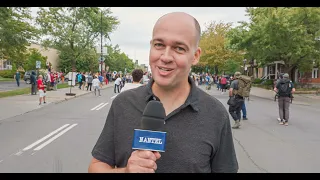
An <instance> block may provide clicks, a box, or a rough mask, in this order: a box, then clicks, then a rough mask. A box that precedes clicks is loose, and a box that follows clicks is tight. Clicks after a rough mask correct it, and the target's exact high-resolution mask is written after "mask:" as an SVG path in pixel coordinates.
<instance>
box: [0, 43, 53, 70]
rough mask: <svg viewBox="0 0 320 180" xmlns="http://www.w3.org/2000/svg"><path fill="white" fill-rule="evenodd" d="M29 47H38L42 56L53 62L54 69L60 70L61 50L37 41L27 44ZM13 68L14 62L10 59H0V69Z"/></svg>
mask: <svg viewBox="0 0 320 180" xmlns="http://www.w3.org/2000/svg"><path fill="white" fill-rule="evenodd" d="M27 48H28V49H30V48H34V49H37V50H38V51H39V52H40V53H41V55H42V56H44V57H47V62H48V63H49V62H50V63H51V65H52V69H53V70H58V69H57V68H58V62H59V52H58V50H56V49H54V48H49V47H48V48H47V49H45V48H44V47H43V46H41V45H40V44H37V43H31V44H30V45H29V46H27ZM6 69H12V64H11V62H10V60H7V59H4V58H1V59H0V70H6Z"/></svg>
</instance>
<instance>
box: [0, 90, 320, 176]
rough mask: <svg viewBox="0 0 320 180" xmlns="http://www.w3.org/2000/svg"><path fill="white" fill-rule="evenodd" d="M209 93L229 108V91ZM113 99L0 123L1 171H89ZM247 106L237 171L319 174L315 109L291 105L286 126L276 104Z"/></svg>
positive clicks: (106, 96) (50, 108)
mask: <svg viewBox="0 0 320 180" xmlns="http://www.w3.org/2000/svg"><path fill="white" fill-rule="evenodd" d="M210 94H212V95H213V96H215V97H216V98H218V99H219V100H220V101H221V102H222V103H223V104H224V105H225V106H226V102H227V99H228V97H227V94H226V93H225V94H223V95H221V94H220V92H218V91H217V90H215V89H212V90H211V91H210ZM114 95H115V94H114V93H113V88H107V89H105V90H103V91H102V96H101V97H95V96H94V95H93V94H88V95H84V96H81V97H77V98H74V99H72V100H69V101H65V102H62V103H59V104H50V105H47V106H46V107H43V108H41V109H38V110H34V111H31V112H29V113H26V114H24V115H20V116H16V117H12V118H8V119H5V120H1V121H0V147H1V150H0V172H19V173H21V172H28V173H33V172H50V173H51V172H55V173H57V172H64V173H66V172H67V173H73V172H84V173H85V172H87V170H88V165H89V162H90V160H91V150H92V148H93V146H94V144H95V143H96V141H97V138H98V137H99V135H100V133H101V130H102V128H103V126H104V122H105V118H106V116H107V113H108V111H109V107H110V105H111V103H112V99H111V98H112V97H113V96H114ZM101 103H104V104H101ZM105 103H108V104H106V105H105ZM246 103H247V110H248V118H249V120H247V121H243V122H242V126H241V129H236V130H233V135H234V144H235V148H236V152H237V157H238V162H239V167H240V169H239V172H250V173H251V172H252V173H266V172H272V173H276V172H295V173H297V172H319V171H320V156H319V155H318V152H319V151H320V144H319V142H320V141H319V140H320V136H319V135H320V131H319V127H320V126H319V124H320V123H319V118H318V114H319V110H318V109H317V108H313V107H310V106H301V105H292V106H291V118H290V122H289V123H290V124H289V126H283V125H279V124H278V122H277V117H278V111H277V104H276V103H275V102H274V101H270V100H265V99H260V98H254V97H253V98H251V101H249V102H246ZM98 105H100V106H99V107H98V108H95V107H97V106H98ZM104 105H105V106H104ZM92 109H93V110H92ZM230 120H231V119H230ZM231 121H232V120H231ZM60 127H61V128H60ZM58 128H60V129H61V130H60V131H58V132H56V133H55V132H53V131H56V130H57V129H58ZM51 134H52V135H51ZM44 137H46V138H44Z"/></svg>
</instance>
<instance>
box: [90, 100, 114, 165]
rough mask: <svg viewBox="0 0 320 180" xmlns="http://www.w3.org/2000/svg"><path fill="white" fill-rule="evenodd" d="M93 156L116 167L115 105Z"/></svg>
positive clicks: (110, 111)
mask: <svg viewBox="0 0 320 180" xmlns="http://www.w3.org/2000/svg"><path fill="white" fill-rule="evenodd" d="M91 154H92V156H93V157H94V158H96V159H98V160H100V161H102V162H104V163H107V164H108V165H110V166H113V167H114V166H115V149H114V105H113V104H112V105H111V107H110V110H109V113H108V116H107V119H106V122H105V125H104V127H103V129H102V132H101V134H100V137H99V138H98V141H97V143H96V144H95V146H94V148H93V150H92V153H91Z"/></svg>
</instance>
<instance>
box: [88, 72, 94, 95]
mask: <svg viewBox="0 0 320 180" xmlns="http://www.w3.org/2000/svg"><path fill="white" fill-rule="evenodd" d="M92 81H93V77H92V75H91V73H89V75H88V86H87V91H88V89H89V87H90V91H91V87H92Z"/></svg>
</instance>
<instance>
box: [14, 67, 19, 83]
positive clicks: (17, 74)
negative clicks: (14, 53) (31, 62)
mask: <svg viewBox="0 0 320 180" xmlns="http://www.w3.org/2000/svg"><path fill="white" fill-rule="evenodd" d="M14 78H15V79H16V82H17V86H18V87H20V72H19V70H17V72H16V74H15V75H14Z"/></svg>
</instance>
